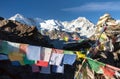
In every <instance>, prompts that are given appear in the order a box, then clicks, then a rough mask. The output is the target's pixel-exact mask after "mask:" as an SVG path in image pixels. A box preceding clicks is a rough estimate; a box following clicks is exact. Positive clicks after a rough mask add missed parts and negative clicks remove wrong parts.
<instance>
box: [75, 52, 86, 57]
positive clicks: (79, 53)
mask: <svg viewBox="0 0 120 79" xmlns="http://www.w3.org/2000/svg"><path fill="white" fill-rule="evenodd" d="M76 54H77V57H78V58H86V56H85V54H82V53H81V52H80V51H77V52H76Z"/></svg>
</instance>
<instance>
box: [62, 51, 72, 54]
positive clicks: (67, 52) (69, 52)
mask: <svg viewBox="0 0 120 79" xmlns="http://www.w3.org/2000/svg"><path fill="white" fill-rule="evenodd" d="M63 53H64V54H74V52H73V51H67V50H64V52H63Z"/></svg>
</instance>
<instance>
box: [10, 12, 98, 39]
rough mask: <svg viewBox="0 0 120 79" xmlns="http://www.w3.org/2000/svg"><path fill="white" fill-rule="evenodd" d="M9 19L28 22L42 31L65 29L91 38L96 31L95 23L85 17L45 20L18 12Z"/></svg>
mask: <svg viewBox="0 0 120 79" xmlns="http://www.w3.org/2000/svg"><path fill="white" fill-rule="evenodd" d="M9 20H16V21H18V22H20V23H23V24H27V25H29V26H35V27H37V29H38V30H39V31H40V32H41V30H43V31H44V30H47V31H48V32H49V31H52V30H57V31H65V32H68V33H78V34H79V36H81V37H82V36H84V37H86V38H89V37H90V36H92V35H93V34H94V33H95V29H96V27H95V25H94V24H93V23H92V22H90V21H89V20H88V19H86V18H85V17H78V18H77V19H74V20H72V21H59V20H54V19H49V20H43V19H41V18H27V17H24V16H23V15H21V14H16V15H14V16H12V17H10V18H9Z"/></svg>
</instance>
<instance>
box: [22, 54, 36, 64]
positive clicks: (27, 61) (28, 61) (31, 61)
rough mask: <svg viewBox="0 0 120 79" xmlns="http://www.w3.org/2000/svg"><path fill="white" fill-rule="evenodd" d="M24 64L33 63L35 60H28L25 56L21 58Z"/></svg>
mask: <svg viewBox="0 0 120 79" xmlns="http://www.w3.org/2000/svg"><path fill="white" fill-rule="evenodd" d="M23 60H24V63H25V64H35V61H33V60H28V59H27V57H26V56H24V58H23Z"/></svg>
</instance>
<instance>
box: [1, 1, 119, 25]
mask: <svg viewBox="0 0 120 79" xmlns="http://www.w3.org/2000/svg"><path fill="white" fill-rule="evenodd" d="M119 7H120V1H119V0H1V1H0V16H2V17H5V18H9V17H11V16H13V15H15V14H16V13H19V14H22V15H24V16H26V17H30V18H35V17H39V18H42V19H56V20H61V21H71V20H73V19H76V18H78V17H86V18H87V19H89V20H90V21H91V22H93V23H95V24H96V23H97V21H98V19H99V17H100V16H102V15H103V14H104V13H110V14H111V16H112V17H113V18H115V19H120V8H119Z"/></svg>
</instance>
